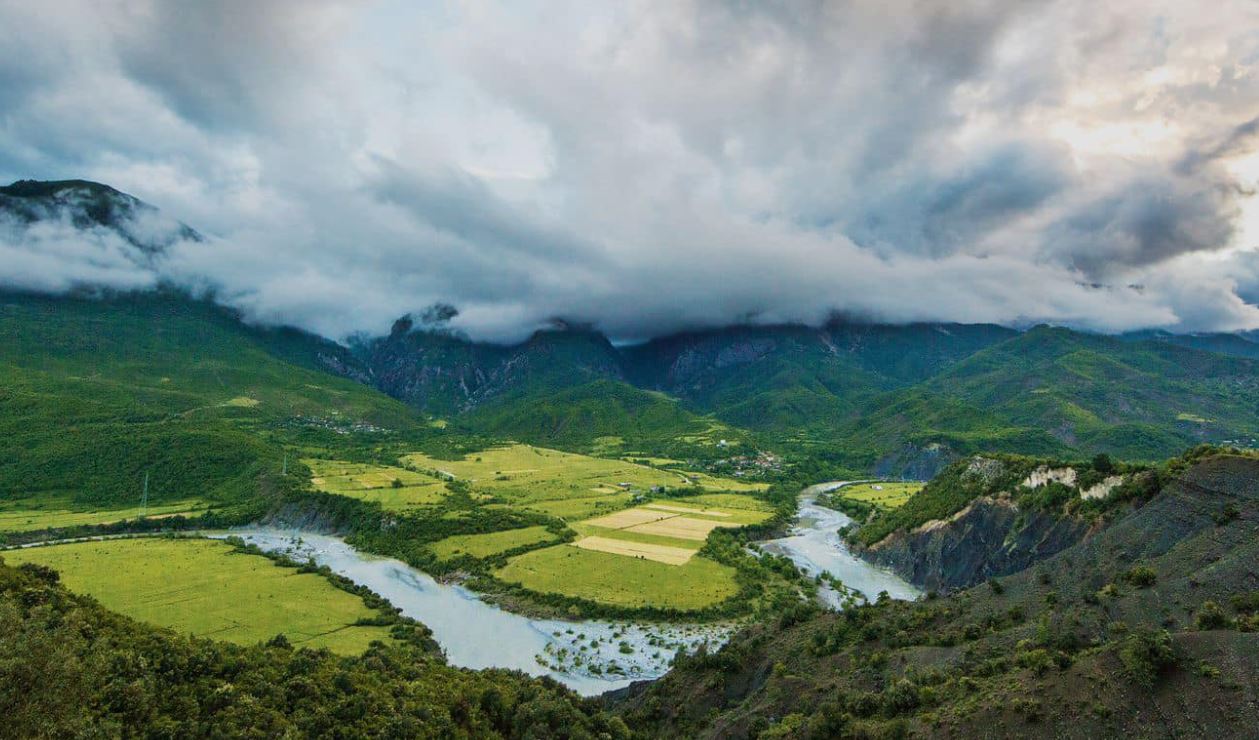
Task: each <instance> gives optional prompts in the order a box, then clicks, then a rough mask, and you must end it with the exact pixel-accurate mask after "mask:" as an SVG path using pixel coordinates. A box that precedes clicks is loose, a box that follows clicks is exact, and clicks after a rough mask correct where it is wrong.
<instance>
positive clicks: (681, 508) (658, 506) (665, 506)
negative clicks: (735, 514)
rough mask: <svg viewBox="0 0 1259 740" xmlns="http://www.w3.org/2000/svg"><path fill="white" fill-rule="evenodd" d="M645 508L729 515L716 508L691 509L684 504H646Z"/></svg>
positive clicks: (705, 514)
mask: <svg viewBox="0 0 1259 740" xmlns="http://www.w3.org/2000/svg"><path fill="white" fill-rule="evenodd" d="M646 508H648V509H656V510H658V511H674V512H680V513H683V514H703V515H704V516H722V517H725V516H730V514H728V513H726V512H724V511H717V510H716V509H698V510H697V509H692V508H689V507H686V506H673V505H671V504H647V507H646Z"/></svg>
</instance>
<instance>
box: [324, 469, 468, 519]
mask: <svg viewBox="0 0 1259 740" xmlns="http://www.w3.org/2000/svg"><path fill="white" fill-rule="evenodd" d="M302 462H303V463H305V464H306V467H308V468H310V471H311V481H310V482H311V484H312V485H313V486H314V487H315V488H317V489H319V490H321V491H325V492H327V493H335V494H339V495H341V496H349V497H351V498H357V499H361V500H363V501H376V502H379V503H380V505H381V506H382V507H383V508H384V509H386V510H388V511H406V510H408V509H413V508H415V507H417V506H429V505H432V504H437V503H440V502H441V501H442V499H444V498H445V497H446V483H445V481H444V480H442V479H441V478H440V477H437V476H432V475H425V474H423V473H417V472H415V471H413V470H407V469H406V468H401V467H396V466H391V465H369V464H365V463H352V462H346V461H344V460H322V459H314V458H309V459H304V460H302Z"/></svg>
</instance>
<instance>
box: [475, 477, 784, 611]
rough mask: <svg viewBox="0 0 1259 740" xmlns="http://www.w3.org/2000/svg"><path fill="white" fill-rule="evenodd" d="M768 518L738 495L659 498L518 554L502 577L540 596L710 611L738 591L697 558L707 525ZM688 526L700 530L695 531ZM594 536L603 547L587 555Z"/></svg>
mask: <svg viewBox="0 0 1259 740" xmlns="http://www.w3.org/2000/svg"><path fill="white" fill-rule="evenodd" d="M700 499H707V500H700ZM713 499H717V500H719V501H721V502H722V503H723V504H724V505H723V506H720V507H719V506H718V505H717V501H714V500H713ZM769 516H770V514H769V511H768V507H766V506H765V505H764V504H763V503H762V502H760V501H757V500H756V499H753V498H751V497H749V496H743V495H739V494H709V495H708V496H701V497H688V498H666V499H658V500H652V501H649V502H647V503H645V504H643V505H642V506H639V507H635V508H633V509H622V510H621V511H619V512H616V513H614V514H612V515H610V516H609V515H607V514H606V513H605V514H599V515H596V516H594V517H592V518H589V519H586V520H584V521H580V522H575V523H572V524H570V525H569V526H570V527H571V528H572V529H573V530H574V531H576V532H577V535H578V537H577V539H576V540H575V541H574V542H573V543H570V544H565V545H557V546H554V547H548V548H545V549H543V550H534V551H532V552H528V553H525V554H523V555H518V556H516V557H515V558H513V559H512V560H511V561H509V562H508V564H507V565H506V566H505V567H503V568H501V569H499V570H498V571H497V572H496V573H495V576H496V577H498V578H499V579H500V580H503V581H506V582H508V583H515V584H519V585H521V586H524V587H525V588H528V589H531V590H533V591H539V592H542V593H557V594H563V595H566V596H573V597H577V598H582V599H589V600H591V601H597V602H600V603H603V604H611V605H614V606H625V607H643V606H649V607H665V608H672V609H679V610H694V609H703V608H705V607H709V606H713V605H715V604H718V603H720V602H721V601H723V600H725V599H727V598H729V597H730V596H731V595H732V594H733V593H735V591H736V590H737V587H736V585H735V583H734V580H733V572H734V571H733V570H732V569H731V568H728V567H726V566H724V565H720V564H718V563H715V562H712V561H710V560H707V559H705V558H703V557H700V556H699V555H697V554H696V553H698V551H699V550H700V548H702V547H703V546H704V542H705V541H706V539H707V531H706V530H705V529H704V528H703V527H704V526H705V524H706V523H712V524H716V525H721V526H723V527H739V526H743V525H747V524H756V523H759V522H762V521H764V520H765V519H767V518H768V517H769ZM687 525H691V526H695V525H698V526H699V529H698V530H695V531H689V532H688V531H687ZM678 528H680V529H678ZM675 529H678V531H674V530H675ZM653 530H659V531H653ZM587 538H592V539H590V540H589V541H590V542H595V541H600V542H601V544H600V545H598V546H594V549H585V548H583V547H582V543H585V542H587ZM623 547H625V548H633V549H632V550H626V551H620V550H621V549H622V548H623Z"/></svg>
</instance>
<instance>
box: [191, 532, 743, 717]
mask: <svg viewBox="0 0 1259 740" xmlns="http://www.w3.org/2000/svg"><path fill="white" fill-rule="evenodd" d="M227 535H232V536H235V537H240V538H241V539H243V540H245V541H246V542H250V543H252V544H255V545H257V546H258V547H260V548H262V549H264V550H267V551H271V552H285V553H288V554H290V555H291V556H292V557H294V558H295V559H299V560H305V559H306V558H312V559H314V561H315V562H316V563H318V564H319V565H326V566H328V567H329V568H331V569H332V570H333V571H334V572H336V573H339V574H341V575H343V576H345V577H346V578H349V579H350V580H352V581H354V582H355V583H358V584H361V585H363V586H367V587H368V588H370V589H371V590H373V591H375V592H376V593H378V594H380V595H381V596H383V597H385V598H386V599H388V600H389V601H390V602H391V603H393V605H394V606H396V607H398V608H399V609H401V610H402V613H403V614H405V615H406V616H408V617H411V618H412V619H415V620H417V621H419V622H422V623H424V624H425V625H427V626H428V628H429V629H431V630H432V631H433V637H434V639H436V640H437V642H438V644H440V645H441V646H442V649H443V650H444V651H445V653H446V659H447V660H448V661H449V662H450V664H451V665H456V666H460V667H463V668H509V669H516V670H520V671H524V672H525V673H528V674H530V675H533V676H551V677H552V678H554V679H555V680H557V681H559V682H560V683H563V684H564V685H566V686H568V687H569V688H572V689H573V690H575V691H577V692H578V693H580V694H583V695H586V696H594V695H596V694H601V693H603V692H605V691H611V690H613V689H619V688H622V687H624V686H628V685H629V684H630V683H631V682H632V681H637V680H644V679H654V678H659V677H660V676H662V675H664V674H665V673H666V672H667V671H668V670H669V663H670V661H671V660H672V658H673V656H674V654H675V653H676V652H677V650H678V649H679V648H684V649H686V650H687V651H688V652H691V651H693V650H695V649H696V648H697V647H698V646H699V645H700V644H701V643H704V642H707V643H708V644H709V645H710V646H711V647H713V648H716V647H718V646H720V645H723V644H725V642H726V641H727V640H728V639H729V638H730V635H731V633H732V632H733V631H734V628H735V627H734V625H730V624H705V625H688V624H635V623H628V622H603V621H584V622H568V621H562V620H555V619H533V618H530V617H525V616H522V615H519V614H514V613H512V612H508V611H505V610H503V609H500V608H499V607H497V606H494V605H493V604H487V603H486V602H484V601H482V600H481V599H480V597H478V596H477V595H476V594H475V593H473V592H472V591H469V590H468V589H466V588H463V587H462V586H458V585H449V584H444V583H439V582H438V581H436V580H434V579H433V578H432V576H429V575H428V574H426V573H423V572H421V571H419V570H416V569H415V568H412V567H411V566H409V565H407V564H406V563H403V562H401V561H399V560H393V559H390V558H379V557H374V556H371V555H367V554H364V553H361V552H359V551H358V550H355V549H354V548H353V547H351V546H350V545H348V544H346V543H345V542H344V541H342V540H341V539H338V538H336V537H332V536H329V535H321V534H312V533H310V532H300V531H296V530H286V529H275V528H271V527H244V528H240V529H234V530H232V531H230V532H228V533H226V534H218V535H215V536H218V537H224V536H227ZM623 646H624V647H623ZM626 650H628V651H629V652H625V651H626Z"/></svg>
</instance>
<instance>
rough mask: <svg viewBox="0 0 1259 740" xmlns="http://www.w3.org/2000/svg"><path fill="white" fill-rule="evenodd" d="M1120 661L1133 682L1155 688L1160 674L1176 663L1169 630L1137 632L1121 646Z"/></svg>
mask: <svg viewBox="0 0 1259 740" xmlns="http://www.w3.org/2000/svg"><path fill="white" fill-rule="evenodd" d="M1119 660H1120V661H1121V662H1122V663H1123V665H1124V669H1125V670H1126V671H1127V673H1128V675H1129V676H1130V677H1131V678H1132V680H1133V681H1135V682H1137V683H1138V684H1140V685H1142V686H1147V687H1148V686H1153V685H1154V680H1155V679H1156V678H1158V676H1159V674H1160V673H1162V672H1163V671H1164V670H1165V669H1167V668H1170V667H1171V666H1173V665H1175V663H1176V654H1175V653H1174V652H1172V636H1171V634H1170V633H1168V632H1167V630H1162V631H1160V632H1155V631H1153V630H1150V629H1140V630H1136V631H1134V632H1133V633H1132V634H1131V635H1129V636H1128V637H1127V638H1126V639H1125V640H1124V641H1123V644H1122V645H1121V646H1120V648H1119Z"/></svg>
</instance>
